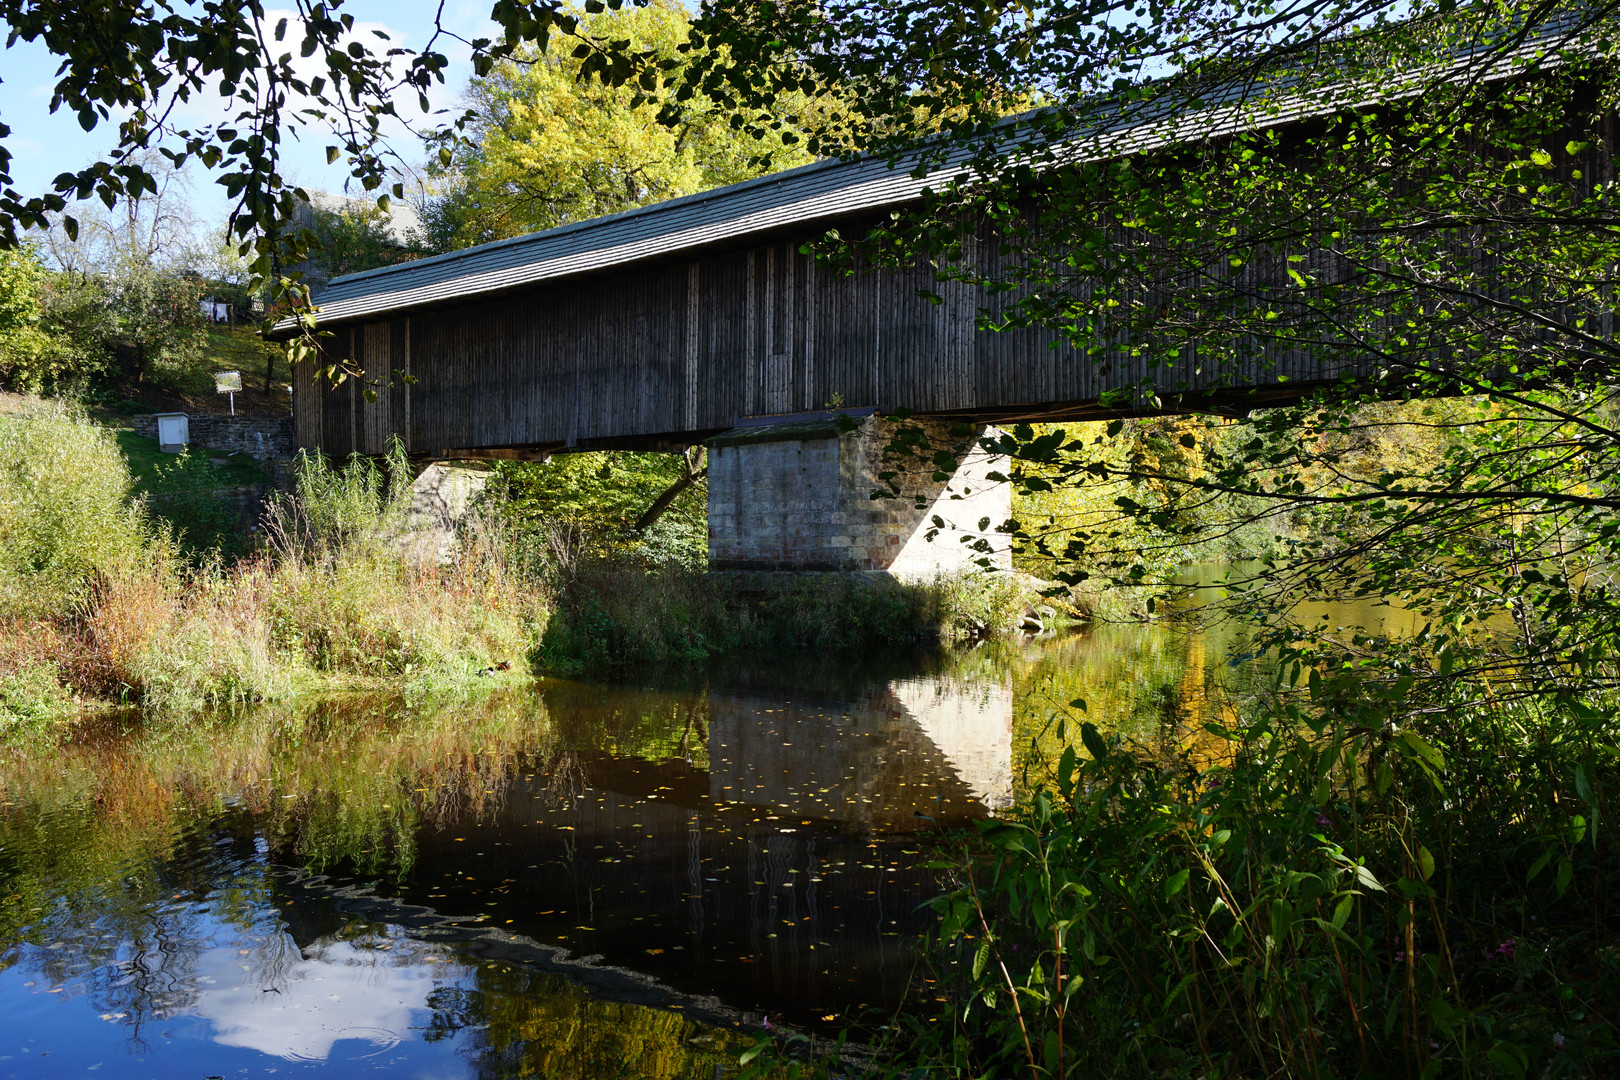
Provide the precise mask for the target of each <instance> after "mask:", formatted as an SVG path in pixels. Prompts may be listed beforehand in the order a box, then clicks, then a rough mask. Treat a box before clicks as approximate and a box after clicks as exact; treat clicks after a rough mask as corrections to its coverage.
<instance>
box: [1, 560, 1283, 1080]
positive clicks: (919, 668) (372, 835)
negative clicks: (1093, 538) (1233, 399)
mask: <svg viewBox="0 0 1620 1080" xmlns="http://www.w3.org/2000/svg"><path fill="white" fill-rule="evenodd" d="M1211 580H1213V579H1212V577H1211V576H1210V575H1209V574H1205V575H1204V577H1203V578H1201V579H1194V583H1200V584H1205V585H1208V584H1209V582H1210V581H1211ZM1246 640H1247V636H1246V632H1245V631H1244V630H1243V628H1242V626H1241V624H1238V623H1226V624H1224V625H1221V626H1217V627H1205V628H1201V629H1181V630H1178V629H1175V628H1173V627H1171V626H1168V625H1159V624H1152V625H1125V626H1117V625H1116V626H1097V627H1091V628H1087V629H1083V630H1080V631H1077V632H1074V633H1070V634H1065V635H1062V636H1058V637H1048V638H1038V639H1022V640H1016V641H1007V642H997V643H990V644H986V645H983V646H980V647H978V648H975V649H970V650H964V651H960V652H956V653H951V654H947V655H939V654H927V653H915V652H910V653H908V652H899V653H895V654H891V655H883V656H867V657H862V658H860V659H858V660H851V659H850V658H847V657H819V658H810V657H805V656H787V657H753V658H750V659H749V661H748V663H747V664H746V665H743V664H739V663H736V662H732V663H725V664H715V665H712V666H710V667H707V668H704V669H702V670H686V671H680V672H661V673H653V674H650V675H647V676H645V677H642V678H639V679H638V678H627V679H623V680H621V681H618V682H615V683H611V684H606V683H586V682H568V681H562V680H541V681H538V682H536V683H535V684H533V685H532V686H523V687H519V688H506V689H502V690H499V691H497V692H495V693H493V694H491V695H486V696H479V697H476V698H471V699H460V700H419V701H412V700H402V699H382V698H376V697H365V696H351V697H345V698H339V699H334V700H329V701H323V702H321V703H319V704H313V705H303V706H298V707H275V706H263V707H257V708H253V709H249V710H242V711H238V712H235V713H230V714H221V715H217V716H209V717H202V718H196V717H194V718H189V719H187V720H186V721H184V722H160V721H155V720H143V719H141V718H139V717H136V716H127V715H124V716H110V717H106V718H103V719H101V720H98V721H97V722H96V723H94V724H91V725H88V726H86V727H84V728H83V729H82V730H80V731H79V732H77V733H76V735H75V738H74V739H73V740H72V741H71V742H69V743H67V744H66V745H63V746H60V747H58V746H55V745H51V746H40V745H27V744H24V745H14V746H11V747H8V748H6V749H5V750H4V751H3V752H0V1016H4V1017H5V1020H4V1022H3V1023H0V1077H8V1076H9V1077H62V1076H80V1075H84V1076H94V1077H97V1078H113V1077H119V1078H122V1077H132V1078H133V1077H154V1078H165V1080H166V1078H169V1077H187V1076H189V1077H196V1078H198V1080H202V1078H205V1077H225V1076H244V1075H247V1076H259V1075H270V1074H276V1075H281V1074H295V1075H302V1074H311V1073H326V1074H332V1075H340V1076H349V1075H372V1074H375V1075H387V1076H409V1077H434V1078H441V1077H461V1076H468V1077H488V1078H496V1077H502V1078H504V1077H512V1076H544V1077H599V1076H619V1075H623V1076H636V1077H688V1076H691V1077H698V1076H701V1077H712V1076H715V1075H717V1072H716V1069H717V1067H719V1068H720V1069H721V1071H722V1072H725V1071H729V1069H730V1063H731V1062H734V1061H735V1052H736V1046H737V1045H738V1041H739V1039H740V1038H741V1034H740V1033H743V1032H747V1031H750V1030H756V1029H758V1027H759V1026H760V1025H762V1024H763V1023H765V1022H766V1021H767V1018H768V1020H769V1022H770V1023H771V1024H772V1025H774V1026H778V1027H784V1026H785V1027H790V1028H795V1029H799V1030H804V1031H810V1032H821V1033H826V1032H830V1031H832V1030H835V1029H838V1028H840V1027H844V1026H847V1025H854V1026H856V1027H859V1026H860V1025H862V1024H867V1023H872V1022H874V1021H873V1018H874V1017H881V1016H882V1015H883V1014H884V1011H885V1010H890V1011H892V1010H893V1009H894V1008H895V1007H897V1006H898V1005H900V1004H901V1003H902V1002H904V1001H905V1000H906V999H907V997H908V995H924V996H926V995H928V994H929V993H930V991H929V983H928V980H929V972H928V969H927V967H926V965H925V964H923V963H922V962H921V956H920V953H919V950H918V940H919V938H920V936H921V935H922V933H923V932H924V931H925V930H926V929H927V927H928V926H929V924H930V922H931V916H930V913H929V909H928V907H927V901H928V900H929V899H930V897H932V896H933V895H935V893H936V892H937V891H938V884H939V883H938V880H937V878H936V876H935V875H936V872H935V871H930V870H928V869H925V868H923V867H922V866H921V865H920V864H921V863H923V862H924V861H925V860H926V858H927V853H928V851H929V849H930V847H931V846H933V845H937V844H938V843H940V842H941V839H940V838H941V837H942V836H944V835H947V834H948V832H949V830H951V829H953V828H957V827H960V826H963V825H965V824H967V823H969V822H971V821H972V820H974V819H976V818H980V817H983V816H985V815H988V814H994V813H996V812H997V811H998V810H1001V809H1003V808H1005V807H1007V806H1009V805H1011V804H1012V803H1013V802H1014V800H1016V799H1017V798H1018V797H1019V794H1020V792H1021V791H1023V790H1024V789H1025V788H1026V787H1027V786H1028V785H1029V784H1030V783H1033V782H1036V781H1037V780H1038V779H1039V774H1040V772H1041V770H1043V769H1044V768H1046V766H1047V764H1048V763H1049V762H1050V761H1052V760H1054V759H1055V757H1056V754H1057V753H1058V752H1060V750H1061V746H1062V743H1063V740H1064V739H1067V738H1069V737H1070V735H1072V734H1073V732H1074V728H1073V722H1074V720H1076V719H1078V718H1079V717H1080V716H1081V715H1082V713H1081V711H1080V706H1077V705H1075V704H1073V703H1074V702H1076V701H1077V700H1083V701H1084V703H1085V704H1084V713H1083V715H1084V716H1085V717H1087V718H1089V719H1091V720H1092V721H1093V722H1095V723H1097V724H1098V725H1099V726H1102V727H1105V728H1107V729H1110V730H1114V731H1119V732H1121V733H1123V734H1126V735H1128V736H1130V737H1133V738H1137V739H1139V740H1140V741H1143V742H1150V743H1158V744H1163V743H1164V742H1165V741H1166V740H1170V741H1171V742H1173V743H1175V744H1176V745H1179V746H1182V747H1184V748H1188V749H1190V751H1191V752H1194V753H1197V752H1198V743H1199V740H1200V739H1207V738H1210V737H1209V736H1207V735H1204V734H1202V733H1201V728H1202V724H1203V722H1204V721H1205V720H1209V719H1220V718H1221V716H1220V711H1221V710H1223V709H1230V708H1231V706H1230V705H1228V704H1224V702H1226V701H1227V700H1228V698H1227V696H1226V695H1224V694H1221V693H1218V692H1217V690H1218V688H1219V687H1220V686H1222V685H1224V684H1228V683H1231V682H1233V681H1234V680H1235V681H1237V682H1240V683H1242V682H1245V681H1250V682H1252V680H1253V679H1254V678H1255V673H1256V672H1257V671H1259V670H1260V669H1259V666H1258V665H1255V664H1253V663H1251V662H1248V659H1249V652H1248V649H1247V646H1246V644H1245V643H1246ZM1233 661H1236V662H1235V663H1234V662H1233Z"/></svg>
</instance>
